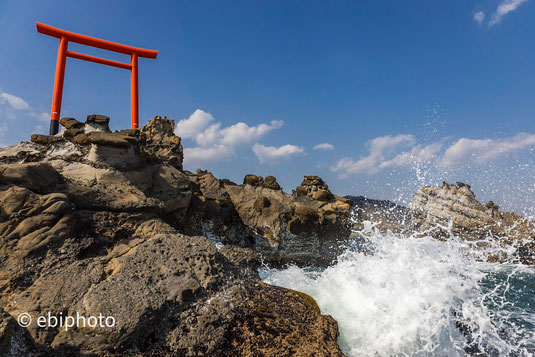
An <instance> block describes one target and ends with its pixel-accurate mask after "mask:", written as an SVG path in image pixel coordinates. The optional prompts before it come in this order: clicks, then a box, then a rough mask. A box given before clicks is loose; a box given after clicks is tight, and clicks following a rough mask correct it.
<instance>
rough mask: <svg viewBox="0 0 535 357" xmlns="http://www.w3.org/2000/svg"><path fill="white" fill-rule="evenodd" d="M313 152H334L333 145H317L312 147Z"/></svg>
mask: <svg viewBox="0 0 535 357" xmlns="http://www.w3.org/2000/svg"><path fill="white" fill-rule="evenodd" d="M314 150H334V145H332V144H329V143H323V144H318V145H316V146H314Z"/></svg>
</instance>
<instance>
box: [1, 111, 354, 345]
mask: <svg viewBox="0 0 535 357" xmlns="http://www.w3.org/2000/svg"><path fill="white" fill-rule="evenodd" d="M108 122H109V118H107V117H103V116H97V115H95V116H89V117H88V120H87V121H86V123H80V122H78V121H76V120H75V119H72V118H64V119H62V120H61V124H62V126H63V130H62V131H61V132H60V133H59V134H58V135H55V136H46V135H34V136H32V142H31V143H28V142H23V143H20V144H19V145H15V146H12V147H8V148H4V149H0V163H1V164H0V308H1V309H3V310H0V313H1V314H0V347H1V348H2V353H3V351H6V350H7V349H8V348H9V351H15V352H12V353H11V352H10V353H8V354H7V355H13V356H15V355H17V353H19V355H20V354H21V353H22V354H24V355H31V354H32V353H34V352H35V353H37V351H40V352H41V353H44V354H51V353H56V354H69V353H70V354H74V355H76V354H83V353H87V354H104V353H109V354H121V353H141V354H147V355H155V354H161V355H172V354H173V353H174V354H176V355H227V356H235V355H240V354H241V355H302V356H308V355H312V354H314V353H319V354H321V355H333V356H336V355H341V353H340V350H339V348H338V346H337V344H336V338H337V334H338V330H337V324H336V322H335V321H334V320H333V319H332V318H331V317H330V316H323V315H320V314H319V311H318V310H317V305H315V304H314V303H313V300H311V298H309V297H307V296H305V295H303V294H301V293H297V292H293V291H291V290H287V289H283V288H279V287H275V286H269V285H267V284H264V283H262V282H261V281H260V280H259V277H258V272H257V268H258V267H259V264H260V258H259V256H258V255H257V253H261V254H262V255H263V259H264V261H267V262H272V263H281V262H298V263H303V264H310V263H315V261H316V260H319V259H321V261H322V262H324V263H328V262H330V259H332V258H333V257H334V256H335V255H336V252H335V250H336V249H334V248H335V247H337V246H338V245H339V244H340V243H343V242H344V241H345V239H346V238H347V235H348V234H349V230H348V227H347V219H348V216H349V207H350V206H349V204H348V202H347V200H345V199H342V198H340V197H337V196H334V195H332V194H331V193H330V191H328V188H327V186H326V185H325V184H324V183H323V181H321V179H319V178H315V177H314V178H311V177H307V178H305V180H304V181H303V185H302V186H303V187H305V188H306V189H300V188H298V189H297V190H296V192H294V194H286V193H284V192H282V190H281V189H280V186H279V185H278V183H277V182H276V179H275V178H274V177H269V176H268V177H266V178H259V177H256V179H252V177H251V176H247V177H246V178H245V180H244V184H243V185H236V184H234V183H232V182H230V181H228V180H220V179H217V178H215V177H214V176H213V175H212V174H211V173H210V172H207V171H200V170H198V171H197V172H196V173H191V172H187V171H183V169H182V158H183V151H182V146H181V144H180V138H178V137H176V136H175V135H174V134H173V131H174V128H173V126H174V124H173V122H172V121H169V120H167V119H166V118H161V117H156V118H154V119H153V120H151V121H149V123H148V124H147V125H145V126H144V127H142V128H140V129H139V130H123V131H121V132H115V133H112V132H111V131H110V130H109V128H108ZM302 186H300V187H302ZM298 191H299V193H297V192H298ZM305 191H306V192H305ZM318 192H320V193H318ZM201 235H204V236H201ZM214 242H216V243H223V244H224V246H223V247H220V246H219V245H217V246H216V245H215V244H214ZM331 247H334V248H333V249H331ZM311 301H312V302H311ZM21 313H29V314H30V316H32V317H33V322H32V324H30V325H29V326H28V327H27V328H25V329H23V328H21V327H19V326H18V325H15V323H16V322H15V320H13V318H17V317H18V316H19V314H21ZM49 313H50V314H51V315H52V316H56V317H59V316H76V313H78V314H79V315H80V316H83V317H86V318H89V317H90V316H97V317H98V316H99V315H101V314H102V315H103V316H106V317H107V316H113V318H114V320H115V324H114V326H112V327H108V326H104V327H90V326H85V327H84V326H79V327H78V328H74V327H73V328H71V329H68V330H67V331H66V330H65V329H64V328H57V327H56V328H53V327H50V328H42V327H39V326H37V324H36V319H37V317H38V316H42V315H47V314H49ZM4 346H5V348H6V349H4ZM20 351H23V352H20ZM0 355H1V354H0Z"/></svg>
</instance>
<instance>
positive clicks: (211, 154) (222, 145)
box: [175, 109, 284, 167]
mask: <svg viewBox="0 0 535 357" xmlns="http://www.w3.org/2000/svg"><path fill="white" fill-rule="evenodd" d="M283 125H284V122H283V121H282V120H273V121H271V122H270V123H269V124H266V123H262V124H259V125H255V126H250V125H248V124H246V123H244V122H239V123H236V124H233V125H230V126H227V127H223V125H222V124H221V123H220V122H215V119H214V117H213V116H212V114H210V113H207V112H205V111H203V110H200V109H197V110H196V111H195V112H194V113H193V114H192V115H190V117H189V118H187V119H183V120H181V121H179V122H178V124H177V126H176V128H175V134H176V135H178V136H180V137H182V138H183V139H190V140H193V141H194V142H195V145H196V146H194V147H190V148H185V149H184V165H185V166H189V167H191V166H194V165H201V164H204V163H207V162H213V161H221V160H228V159H230V158H232V157H233V156H235V153H236V151H235V149H236V148H237V147H239V146H246V145H252V144H253V143H255V142H257V141H258V140H259V139H261V138H262V137H264V136H265V135H266V134H268V133H269V132H271V131H272V130H275V129H278V128H280V127H282V126H283Z"/></svg>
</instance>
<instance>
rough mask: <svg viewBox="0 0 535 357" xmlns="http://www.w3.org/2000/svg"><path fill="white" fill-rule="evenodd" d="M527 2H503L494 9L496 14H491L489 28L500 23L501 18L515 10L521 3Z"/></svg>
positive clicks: (517, 0) (522, 0)
mask: <svg viewBox="0 0 535 357" xmlns="http://www.w3.org/2000/svg"><path fill="white" fill-rule="evenodd" d="M526 1H527V0H504V1H502V2H501V3H500V4H499V5H498V8H497V9H496V12H495V13H493V14H492V17H491V19H490V21H489V26H493V25H496V24H498V23H500V21H502V17H504V16H505V15H507V14H508V13H510V12H511V11H514V10H516V9H517V8H518V7H519V6H520V5H521V4H522V3H524V2H526Z"/></svg>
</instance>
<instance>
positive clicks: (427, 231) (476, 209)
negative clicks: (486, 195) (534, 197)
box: [348, 182, 535, 265]
mask: <svg viewBox="0 0 535 357" xmlns="http://www.w3.org/2000/svg"><path fill="white" fill-rule="evenodd" d="M348 198H350V199H351V200H352V201H353V206H352V215H353V217H354V225H353V228H354V230H355V231H356V232H357V233H356V236H359V233H358V231H361V230H362V229H363V228H364V226H363V222H365V221H370V222H372V223H373V227H374V228H375V229H378V230H379V231H381V232H386V231H388V230H390V231H392V232H394V233H399V234H402V235H404V234H408V235H413V234H416V235H431V236H433V237H435V238H437V239H447V238H448V237H450V234H454V235H456V236H458V237H460V238H461V239H464V240H467V241H474V242H475V244H476V247H477V248H479V249H481V250H485V249H487V250H489V254H488V257H487V258H488V259H489V260H490V261H501V262H506V261H509V262H522V263H524V264H529V265H533V264H535V225H534V224H533V223H532V222H528V221H527V220H526V219H524V218H523V217H521V216H519V215H517V214H515V213H513V212H502V211H499V207H498V206H497V205H496V204H495V203H494V202H492V201H489V202H488V203H487V204H485V205H483V204H482V203H480V202H479V201H478V200H477V199H476V197H475V194H474V192H473V191H472V189H471V187H470V185H467V184H464V183H462V182H457V185H452V184H448V183H446V182H444V183H443V184H442V186H436V187H430V186H426V187H423V188H421V189H420V190H418V192H417V193H416V194H414V197H413V201H412V202H411V203H410V204H409V206H408V207H403V206H400V205H397V204H395V203H393V202H390V201H381V200H371V199H367V198H364V197H362V196H359V197H354V196H348ZM482 240H487V242H482ZM493 244H494V245H496V248H499V249H498V250H499V252H497V251H494V252H493V251H492V249H489V248H491V246H492V245H493Z"/></svg>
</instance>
